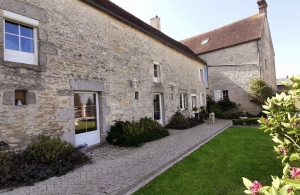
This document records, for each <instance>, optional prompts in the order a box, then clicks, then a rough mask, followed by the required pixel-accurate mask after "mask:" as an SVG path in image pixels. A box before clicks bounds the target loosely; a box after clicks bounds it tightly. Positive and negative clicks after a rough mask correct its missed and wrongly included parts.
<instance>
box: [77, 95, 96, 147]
mask: <svg viewBox="0 0 300 195" xmlns="http://www.w3.org/2000/svg"><path fill="white" fill-rule="evenodd" d="M74 116H75V145H79V144H83V143H87V144H88V145H95V144H98V143H100V122H99V121H100V120H99V100H98V93H97V92H74Z"/></svg>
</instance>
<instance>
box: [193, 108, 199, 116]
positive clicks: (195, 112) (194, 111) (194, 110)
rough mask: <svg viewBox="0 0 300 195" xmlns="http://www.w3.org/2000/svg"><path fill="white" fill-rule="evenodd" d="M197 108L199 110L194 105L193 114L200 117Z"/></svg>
mask: <svg viewBox="0 0 300 195" xmlns="http://www.w3.org/2000/svg"><path fill="white" fill-rule="evenodd" d="M197 110H198V108H197V107H193V116H194V117H197V118H198V113H197Z"/></svg>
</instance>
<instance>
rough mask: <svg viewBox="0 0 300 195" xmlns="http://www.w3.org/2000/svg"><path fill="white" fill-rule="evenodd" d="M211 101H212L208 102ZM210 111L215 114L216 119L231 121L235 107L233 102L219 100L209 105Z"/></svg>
mask: <svg viewBox="0 0 300 195" xmlns="http://www.w3.org/2000/svg"><path fill="white" fill-rule="evenodd" d="M210 101H213V100H210ZM210 105H211V106H210V111H211V112H213V113H215V116H216V117H217V118H221V119H231V118H234V117H232V114H233V113H234V112H235V111H236V109H237V105H236V103H235V102H232V101H230V100H229V99H228V98H226V99H224V100H220V101H218V102H215V103H210Z"/></svg>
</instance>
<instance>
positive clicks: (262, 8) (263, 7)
mask: <svg viewBox="0 0 300 195" xmlns="http://www.w3.org/2000/svg"><path fill="white" fill-rule="evenodd" d="M257 5H258V9H259V14H263V13H265V14H266V15H267V7H268V4H267V2H266V0H257Z"/></svg>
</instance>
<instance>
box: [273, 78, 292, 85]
mask: <svg viewBox="0 0 300 195" xmlns="http://www.w3.org/2000/svg"><path fill="white" fill-rule="evenodd" d="M282 81H286V82H288V83H289V82H291V80H290V79H289V78H279V79H276V83H277V85H284V84H283V83H282Z"/></svg>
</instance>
